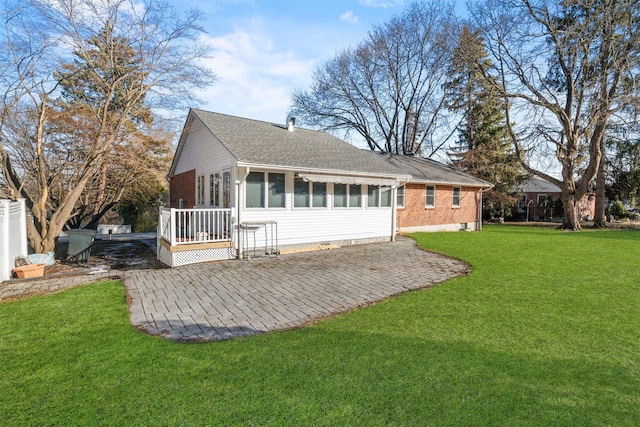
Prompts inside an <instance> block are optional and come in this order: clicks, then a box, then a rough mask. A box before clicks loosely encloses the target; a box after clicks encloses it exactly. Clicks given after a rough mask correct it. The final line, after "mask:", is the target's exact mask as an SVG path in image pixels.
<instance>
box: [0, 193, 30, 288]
mask: <svg viewBox="0 0 640 427" xmlns="http://www.w3.org/2000/svg"><path fill="white" fill-rule="evenodd" d="M27 251H28V248H27V215H26V208H25V204H24V199H18V200H17V201H15V202H12V201H10V200H0V282H1V281H4V280H8V279H10V278H11V270H12V269H13V267H14V263H15V258H16V256H19V255H22V256H26V255H27Z"/></svg>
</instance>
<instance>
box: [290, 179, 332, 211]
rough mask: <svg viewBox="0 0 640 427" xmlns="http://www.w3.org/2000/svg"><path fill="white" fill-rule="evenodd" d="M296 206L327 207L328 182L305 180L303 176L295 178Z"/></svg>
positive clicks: (294, 193)
mask: <svg viewBox="0 0 640 427" xmlns="http://www.w3.org/2000/svg"><path fill="white" fill-rule="evenodd" d="M293 207H294V208H308V207H312V208H326V207H327V184H326V183H324V182H305V181H304V179H302V178H296V179H294V180H293Z"/></svg>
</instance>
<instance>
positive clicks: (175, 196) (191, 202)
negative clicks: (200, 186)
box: [169, 169, 196, 209]
mask: <svg viewBox="0 0 640 427" xmlns="http://www.w3.org/2000/svg"><path fill="white" fill-rule="evenodd" d="M179 199H182V200H183V201H184V205H183V206H184V208H185V209H191V208H193V207H194V206H195V205H196V170H195V169H192V170H190V171H187V172H183V173H181V174H178V175H174V176H173V177H171V179H170V181H169V206H170V207H172V208H177V207H178V200H179Z"/></svg>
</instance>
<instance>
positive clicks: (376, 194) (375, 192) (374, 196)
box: [367, 185, 380, 208]
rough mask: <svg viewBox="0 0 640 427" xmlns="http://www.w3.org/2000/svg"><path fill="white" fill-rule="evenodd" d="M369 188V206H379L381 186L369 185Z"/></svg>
mask: <svg viewBox="0 0 640 427" xmlns="http://www.w3.org/2000/svg"><path fill="white" fill-rule="evenodd" d="M367 189H368V190H369V193H368V196H369V197H368V201H367V206H368V207H370V208H377V207H378V202H379V200H380V187H378V186H377V185H369V186H368V187H367Z"/></svg>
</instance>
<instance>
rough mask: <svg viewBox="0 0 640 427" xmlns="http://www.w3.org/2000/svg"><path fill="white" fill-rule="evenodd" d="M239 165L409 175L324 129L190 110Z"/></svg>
mask: <svg viewBox="0 0 640 427" xmlns="http://www.w3.org/2000/svg"><path fill="white" fill-rule="evenodd" d="M190 114H192V115H194V116H196V117H197V118H198V119H200V121H202V123H203V124H204V125H205V126H206V127H207V128H208V129H209V130H210V131H211V133H212V134H213V135H215V137H216V138H218V139H219V140H220V142H221V143H222V144H223V145H224V146H225V147H226V148H227V150H229V152H230V153H231V155H232V156H233V157H235V159H236V160H237V161H238V164H240V165H259V166H266V167H271V168H284V169H294V170H308V171H321V172H332V173H337V172H339V173H345V174H353V173H358V174H365V175H378V176H385V177H401V178H403V179H406V178H408V176H407V175H408V174H407V173H404V172H403V171H402V170H401V169H398V168H397V167H396V166H395V165H393V164H390V163H389V162H387V161H385V159H383V158H382V157H381V156H379V155H377V154H376V153H374V152H371V151H368V150H361V149H359V148H357V147H354V146H353V145H350V144H348V143H346V142H344V141H342V140H341V139H339V138H336V137H335V136H332V135H330V134H328V133H326V132H321V131H316V130H310V129H303V128H299V127H296V128H295V129H294V130H293V131H289V130H288V129H287V126H285V125H284V124H276V123H270V122H264V121H259V120H252V119H246V118H242V117H235V116H229V115H226V114H219V113H212V112H208V111H203V110H196V109H192V110H191V112H190Z"/></svg>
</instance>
